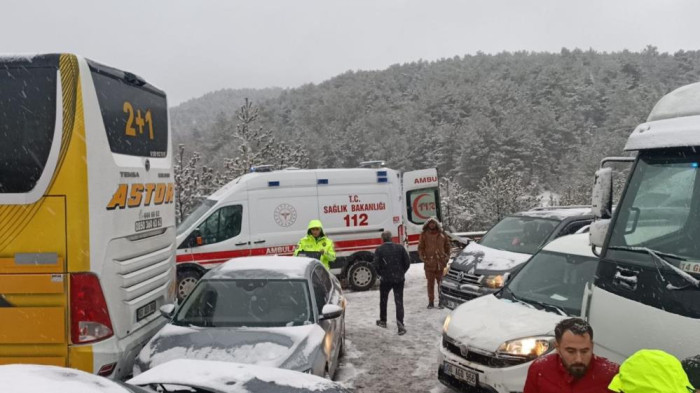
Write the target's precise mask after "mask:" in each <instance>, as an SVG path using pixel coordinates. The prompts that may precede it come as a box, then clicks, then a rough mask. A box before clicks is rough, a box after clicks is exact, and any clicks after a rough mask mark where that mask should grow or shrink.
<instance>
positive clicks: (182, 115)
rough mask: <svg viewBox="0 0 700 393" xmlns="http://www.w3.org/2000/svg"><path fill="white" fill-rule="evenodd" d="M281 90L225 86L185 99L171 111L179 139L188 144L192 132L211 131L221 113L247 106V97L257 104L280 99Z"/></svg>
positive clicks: (193, 133)
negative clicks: (245, 103)
mask: <svg viewBox="0 0 700 393" xmlns="http://www.w3.org/2000/svg"><path fill="white" fill-rule="evenodd" d="M281 93H282V89H280V88H268V89H257V90H256V89H221V90H217V91H214V92H211V93H207V94H205V95H203V96H202V97H199V98H195V99H191V100H188V101H186V102H183V103H182V104H180V105H178V106H177V107H175V108H173V109H172V110H171V113H170V125H171V127H172V130H173V134H174V135H175V139H176V142H177V141H180V142H183V143H187V142H186V141H187V140H188V139H189V138H190V137H192V135H195V134H198V133H200V132H204V133H205V134H206V133H208V131H209V128H210V127H211V125H212V124H213V123H214V120H215V119H216V117H217V116H218V115H219V114H222V113H224V114H228V115H229V116H230V115H232V114H233V113H234V112H235V111H236V110H237V109H238V108H240V107H241V105H243V103H244V101H245V99H246V98H248V99H250V100H252V101H254V102H255V103H261V102H264V101H266V100H268V99H271V98H277V97H279V95H280V94H281Z"/></svg>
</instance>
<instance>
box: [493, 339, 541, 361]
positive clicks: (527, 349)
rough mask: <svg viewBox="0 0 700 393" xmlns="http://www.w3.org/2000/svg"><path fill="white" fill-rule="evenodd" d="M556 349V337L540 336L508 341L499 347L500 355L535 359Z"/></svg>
mask: <svg viewBox="0 0 700 393" xmlns="http://www.w3.org/2000/svg"><path fill="white" fill-rule="evenodd" d="M553 349H554V337H551V336H539V337H526V338H519V339H517V340H510V341H506V342H504V343H503V344H501V345H500V346H499V347H498V350H497V351H496V352H497V353H498V354H503V355H511V356H522V357H526V358H528V359H535V358H537V357H540V356H542V355H544V354H546V353H549V352H551V351H552V350H553Z"/></svg>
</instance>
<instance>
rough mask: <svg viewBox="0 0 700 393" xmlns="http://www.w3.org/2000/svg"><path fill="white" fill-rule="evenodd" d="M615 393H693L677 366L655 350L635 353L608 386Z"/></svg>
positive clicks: (662, 353)
mask: <svg viewBox="0 0 700 393" xmlns="http://www.w3.org/2000/svg"><path fill="white" fill-rule="evenodd" d="M608 389H610V390H611V391H613V392H619V393H694V392H695V388H693V386H692V385H691V384H690V381H689V380H688V376H687V375H686V373H685V371H684V370H683V366H682V365H681V362H680V361H678V359H676V357H675V356H673V355H671V354H668V353H666V352H664V351H660V350H657V349H642V350H639V351H637V352H635V354H634V355H632V356H630V357H629V358H627V360H625V361H624V362H623V363H622V365H621V366H620V372H619V373H618V374H617V375H616V376H615V378H613V380H612V382H610V385H609V386H608Z"/></svg>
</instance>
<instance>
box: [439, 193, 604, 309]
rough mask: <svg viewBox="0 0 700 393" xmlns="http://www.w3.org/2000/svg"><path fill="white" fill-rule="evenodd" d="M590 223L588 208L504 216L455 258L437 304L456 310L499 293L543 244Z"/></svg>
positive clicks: (548, 210) (566, 207)
mask: <svg viewBox="0 0 700 393" xmlns="http://www.w3.org/2000/svg"><path fill="white" fill-rule="evenodd" d="M592 221H593V215H592V214H591V208H590V207H589V206H556V207H539V208H535V209H532V210H528V211H524V212H520V213H516V214H513V215H511V216H507V217H505V218H504V219H502V220H501V221H499V222H498V223H497V224H496V225H494V226H493V228H491V229H490V230H489V231H488V232H487V233H486V234H485V235H484V237H483V238H482V239H481V240H479V242H470V243H469V244H467V246H466V247H464V249H463V250H462V251H461V252H460V253H459V254H458V255H457V257H456V258H454V260H453V261H452V264H451V265H450V269H449V270H448V272H447V275H445V277H444V278H443V279H442V284H441V285H440V303H441V304H443V305H445V306H446V307H448V308H455V307H457V306H458V305H460V304H461V303H464V302H466V301H467V300H471V299H473V298H475V297H479V296H482V295H486V294H489V293H494V292H496V291H498V290H499V289H500V288H501V287H503V284H504V283H505V281H506V279H507V278H508V276H509V275H510V274H511V273H513V272H514V271H515V270H517V269H519V268H520V267H521V266H522V265H523V264H524V263H525V262H526V261H527V260H528V259H530V257H531V256H532V254H534V253H536V252H537V251H539V249H540V248H542V247H544V245H545V244H547V243H549V242H550V241H552V240H554V239H556V238H558V237H560V236H564V235H571V234H573V233H576V232H577V231H579V230H580V229H581V228H583V227H585V226H587V225H589V224H590V223H591V222H592Z"/></svg>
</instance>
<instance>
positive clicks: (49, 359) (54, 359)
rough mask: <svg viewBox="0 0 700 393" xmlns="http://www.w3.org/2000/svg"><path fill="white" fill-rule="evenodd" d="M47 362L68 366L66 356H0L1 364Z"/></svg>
mask: <svg viewBox="0 0 700 393" xmlns="http://www.w3.org/2000/svg"><path fill="white" fill-rule="evenodd" d="M17 363H22V364H45V365H48V366H59V367H65V366H66V358H65V357H33V358H32V357H19V356H18V357H9V358H4V357H0V364H17Z"/></svg>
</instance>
